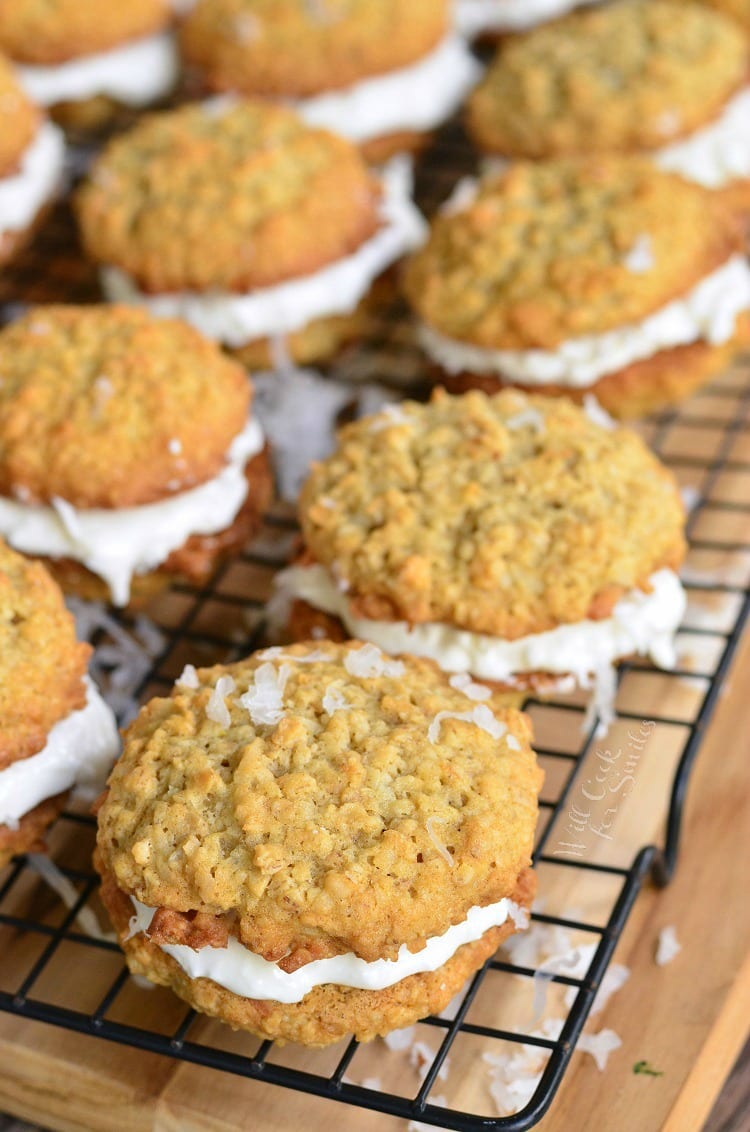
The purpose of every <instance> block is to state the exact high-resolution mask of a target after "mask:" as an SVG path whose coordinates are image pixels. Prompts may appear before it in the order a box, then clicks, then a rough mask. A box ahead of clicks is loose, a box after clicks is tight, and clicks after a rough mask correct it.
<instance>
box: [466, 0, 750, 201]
mask: <svg viewBox="0 0 750 1132" xmlns="http://www.w3.org/2000/svg"><path fill="white" fill-rule="evenodd" d="M468 125H469V130H470V132H471V134H472V136H473V138H474V140H475V142H476V144H477V145H478V146H479V148H480V149H482V150H483V151H484V152H485V153H489V154H492V155H495V156H496V157H499V158H501V159H506V160H511V161H517V160H549V159H551V158H559V157H572V156H581V155H586V154H592V153H610V152H614V153H632V154H639V153H644V154H648V155H649V156H650V157H651V158H652V160H654V161H655V162H656V164H657V165H659V166H660V167H661V168H663V169H667V170H669V171H670V172H673V173H680V174H681V175H682V176H684V177H686V178H688V179H689V180H692V181H696V182H697V183H698V184H701V185H704V186H706V187H707V188H711V189H720V190H722V191H723V192H724V193H726V194H727V196H728V197H729V198H730V199H732V200H733V201H734V202H735V203H736V204H738V205H741V206H743V207H745V208H746V209H750V47H749V45H748V41H747V36H746V35H744V34H743V32H742V29H741V28H740V27H739V25H737V24H735V23H734V22H733V21H732V20H730V19H728V18H726V17H725V16H723V15H721V14H720V13H719V12H714V11H711V10H709V9H707V8H706V7H703V6H701V5H699V4H695V3H692V2H691V0H679V2H678V0H619V2H618V3H613V4H605V5H602V7H600V8H594V9H591V10H590V11H582V12H576V13H574V14H573V15H571V16H569V17H567V18H566V19H564V20H561V21H559V22H558V23H555V24H551V25H550V26H549V27H543V28H537V29H535V30H534V31H531V32H529V33H528V34H526V35H523V36H518V37H516V38H514V39H512V40H510V41H508V42H507V43H505V44H504V45H503V46H502V47H501V49H500V52H499V53H498V55H497V58H496V59H495V62H494V63H493V64H492V65H491V66H490V67H489V69H488V71H487V73H486V75H485V77H484V79H483V81H482V83H481V84H480V85H479V86H478V87H477V89H476V90H475V91H474V93H473V95H472V96H471V99H470V101H469V104H468Z"/></svg>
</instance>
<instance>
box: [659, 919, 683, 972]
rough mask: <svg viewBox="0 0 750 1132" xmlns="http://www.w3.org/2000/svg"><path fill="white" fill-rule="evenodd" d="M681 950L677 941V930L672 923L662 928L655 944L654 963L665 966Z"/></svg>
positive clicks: (680, 945)
mask: <svg viewBox="0 0 750 1132" xmlns="http://www.w3.org/2000/svg"><path fill="white" fill-rule="evenodd" d="M681 951H682V944H681V943H678V942H677V932H676V931H675V928H674V925H672V924H670V925H669V927H666V928H662V930H661V931H660V932H659V940H658V942H657V945H656V963H657V965H658V966H659V967H666V965H667V963H671V962H672V960H673V959H674V958H675V956H676V955H679V953H680V952H681Z"/></svg>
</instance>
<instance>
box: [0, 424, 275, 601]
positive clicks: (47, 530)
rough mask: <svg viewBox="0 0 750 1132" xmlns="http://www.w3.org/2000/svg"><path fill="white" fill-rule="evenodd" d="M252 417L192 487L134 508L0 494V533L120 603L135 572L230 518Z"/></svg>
mask: <svg viewBox="0 0 750 1132" xmlns="http://www.w3.org/2000/svg"><path fill="white" fill-rule="evenodd" d="M263 444H264V437H263V431H262V429H261V427H260V425H259V424H258V422H257V421H255V420H251V421H249V422H248V423H247V425H246V426H245V428H244V429H243V431H242V432H241V433H240V434H239V436H237V437H235V439H234V441H233V442H232V446H231V448H230V449H229V452H228V454H227V460H228V462H227V465H226V467H224V468H223V469H222V471H221V472H220V473H219V475H218V476H216V477H215V478H214V479H212V480H208V481H207V482H206V483H203V484H200V486H199V487H195V488H192V489H191V490H189V491H182V492H180V493H179V494H177V495H172V496H170V497H169V498H168V499H163V500H161V501H160V502H158V503H147V504H144V505H142V506H140V507H122V508H112V509H105V508H90V509H88V510H84V509H79V508H75V507H73V506H72V505H71V504H70V503H67V502H66V501H65V500H63V499H57V500H55V501H54V505H53V506H51V507H42V506H33V505H30V504H25V503H19V502H18V501H16V500H12V499H7V498H0V535H2V536H3V537H4V538H5V539H6V540H7V541H8V542H9V543H10V544H11V546H13V547H15V549H16V550H20V551H23V552H24V553H26V554H38V555H43V556H45V557H52V558H72V559H74V560H75V561H76V562H81V563H83V565H84V566H86V567H87V568H88V569H89V570H91V572H92V573H94V574H97V575H98V576H99V577H100V578H103V579H104V581H105V582H106V583H107V585H108V586H109V589H110V593H111V597H112V601H113V602H114V604H115V605H126V604H127V602H128V600H129V597H130V585H131V582H132V579H133V576H134V575H135V574H146V573H148V571H149V570H153V569H154V568H155V567H157V566H159V565H160V564H161V563H162V562H164V561H165V559H167V558H168V557H169V555H170V554H171V553H172V551H173V550H176V549H177V548H178V547H180V546H182V545H183V544H184V543H185V542H186V541H187V539H188V538H189V537H190V536H191V535H212V534H217V533H218V532H219V531H223V530H224V529H225V528H226V527H228V526H229V525H230V524H231V523H232V522H233V520H234V518H235V516H236V515H237V512H238V511H239V510H240V507H241V506H242V504H243V503H244V501H245V498H246V497H247V492H248V483H247V480H246V478H245V465H246V464H247V462H248V460H249V459H250V457H251V456H254V455H255V454H256V453H257V452H260V451H261V449H262V448H263Z"/></svg>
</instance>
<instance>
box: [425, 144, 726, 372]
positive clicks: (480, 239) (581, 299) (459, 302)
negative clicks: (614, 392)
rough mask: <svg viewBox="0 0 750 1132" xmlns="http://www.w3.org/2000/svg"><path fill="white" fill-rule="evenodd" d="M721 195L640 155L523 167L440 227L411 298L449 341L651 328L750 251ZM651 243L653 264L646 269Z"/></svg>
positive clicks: (553, 337) (499, 343)
mask: <svg viewBox="0 0 750 1132" xmlns="http://www.w3.org/2000/svg"><path fill="white" fill-rule="evenodd" d="M743 243H744V229H743V224H742V221H741V219H740V218H739V216H738V215H737V213H736V212H734V211H733V210H731V209H730V208H728V207H727V205H726V203H725V202H724V200H723V199H722V198H721V196H720V194H716V193H712V192H710V191H709V190H707V189H704V188H702V187H701V186H699V185H696V184H692V183H688V182H687V181H684V180H683V179H682V178H681V177H678V176H676V175H674V174H671V173H665V172H662V171H660V170H658V169H656V168H655V167H654V166H653V165H652V164H651V163H650V162H648V161H646V160H642V159H638V158H628V157H617V156H602V157H597V158H592V159H590V160H588V161H586V162H577V161H555V162H549V163H540V164H533V163H525V162H522V163H519V164H517V165H513V166H511V167H510V168H509V169H508V170H507V171H506V172H503V173H498V174H494V175H491V176H488V177H486V178H485V179H484V180H483V181H481V182H479V183H478V185H477V188H476V195H475V196H474V198H473V199H472V200H471V201H470V202H469V203H468V204H467V205H466V206H465V207H463V208H461V209H460V210H459V211H452V210H448V211H446V212H445V213H443V214H442V215H440V216H438V217H437V219H436V220H435V222H434V224H433V226H432V231H431V234H430V238H429V240H428V241H427V243H426V244H425V246H424V247H423V248H421V249H420V250H419V251H418V252H417V253H416V254H415V255H414V256H413V258H412V259H411V261H410V263H409V265H408V267H407V270H406V273H405V279H404V287H405V292H406V295H407V298H408V299H409V301H410V303H411V305H412V307H413V308H414V310H415V311H416V313H417V314H418V315H419V316H420V318H421V319H422V320H423V322H424V323H425V324H426V325H427V326H428V327H430V328H431V329H433V330H435V331H437V332H438V333H440V334H441V335H443V336H445V337H447V338H451V339H455V340H458V341H460V342H465V343H469V344H471V345H473V346H479V347H483V348H487V349H502V350H504V349H507V350H528V349H534V348H539V349H547V350H552V349H555V347H558V346H560V345H561V344H562V343H563V342H566V341H567V340H569V339H574V338H580V337H583V336H586V335H600V334H603V333H605V332H606V331H609V330H614V329H618V328H620V327H623V326H628V325H631V324H636V323H640V322H642V321H643V319H645V318H646V317H647V316H648V315H650V314H652V313H653V312H654V311H656V310H658V309H660V308H661V307H664V306H666V305H667V304H668V303H669V302H671V301H672V300H673V299H675V298H677V297H679V296H682V295H685V294H686V293H687V292H688V291H690V290H691V288H692V287H694V286H695V285H696V284H697V283H698V282H700V281H701V280H702V279H703V278H705V277H706V276H707V275H709V274H710V273H711V272H712V271H714V270H716V269H717V268H718V267H720V266H721V265H723V264H725V263H726V262H727V261H728V260H729V259H730V258H731V257H732V256H733V255H734V254H738V253H741V252H742V249H743ZM644 244H645V246H646V249H647V252H648V269H647V270H643V269H642V268H641V265H640V264H637V263H636V264H635V265H634V262H633V261H634V256H635V255H636V253H638V251H639V249H641V248H642V247H643V246H644Z"/></svg>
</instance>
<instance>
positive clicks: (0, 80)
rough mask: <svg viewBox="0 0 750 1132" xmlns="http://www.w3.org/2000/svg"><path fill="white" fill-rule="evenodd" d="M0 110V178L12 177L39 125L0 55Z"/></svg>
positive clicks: (33, 107) (11, 70)
mask: <svg viewBox="0 0 750 1132" xmlns="http://www.w3.org/2000/svg"><path fill="white" fill-rule="evenodd" d="M0 106H2V111H3V128H2V132H1V133H0V177H5V176H7V175H8V174H9V173H13V172H14V171H15V170H16V168H17V167H18V162H19V159H20V157H21V155H22V154H23V152H24V150H26V149H27V148H28V146H29V144H30V142H31V141H32V140H33V138H34V135H35V134H36V132H37V130H38V128H39V124H40V114H39V111H38V110H37V109H36V107H35V106H34V105H33V104H32V103H31V102H30V101H29V99H28V98H27V97H26V95H25V93H24V91H23V90H22V88H21V86H20V85H19V83H18V80H17V79H16V77H15V75H14V73H13V69H12V67H11V66H10V64H9V63H8V61H7V60H6V59H4V58H3V57H2V56H1V55H0Z"/></svg>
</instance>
